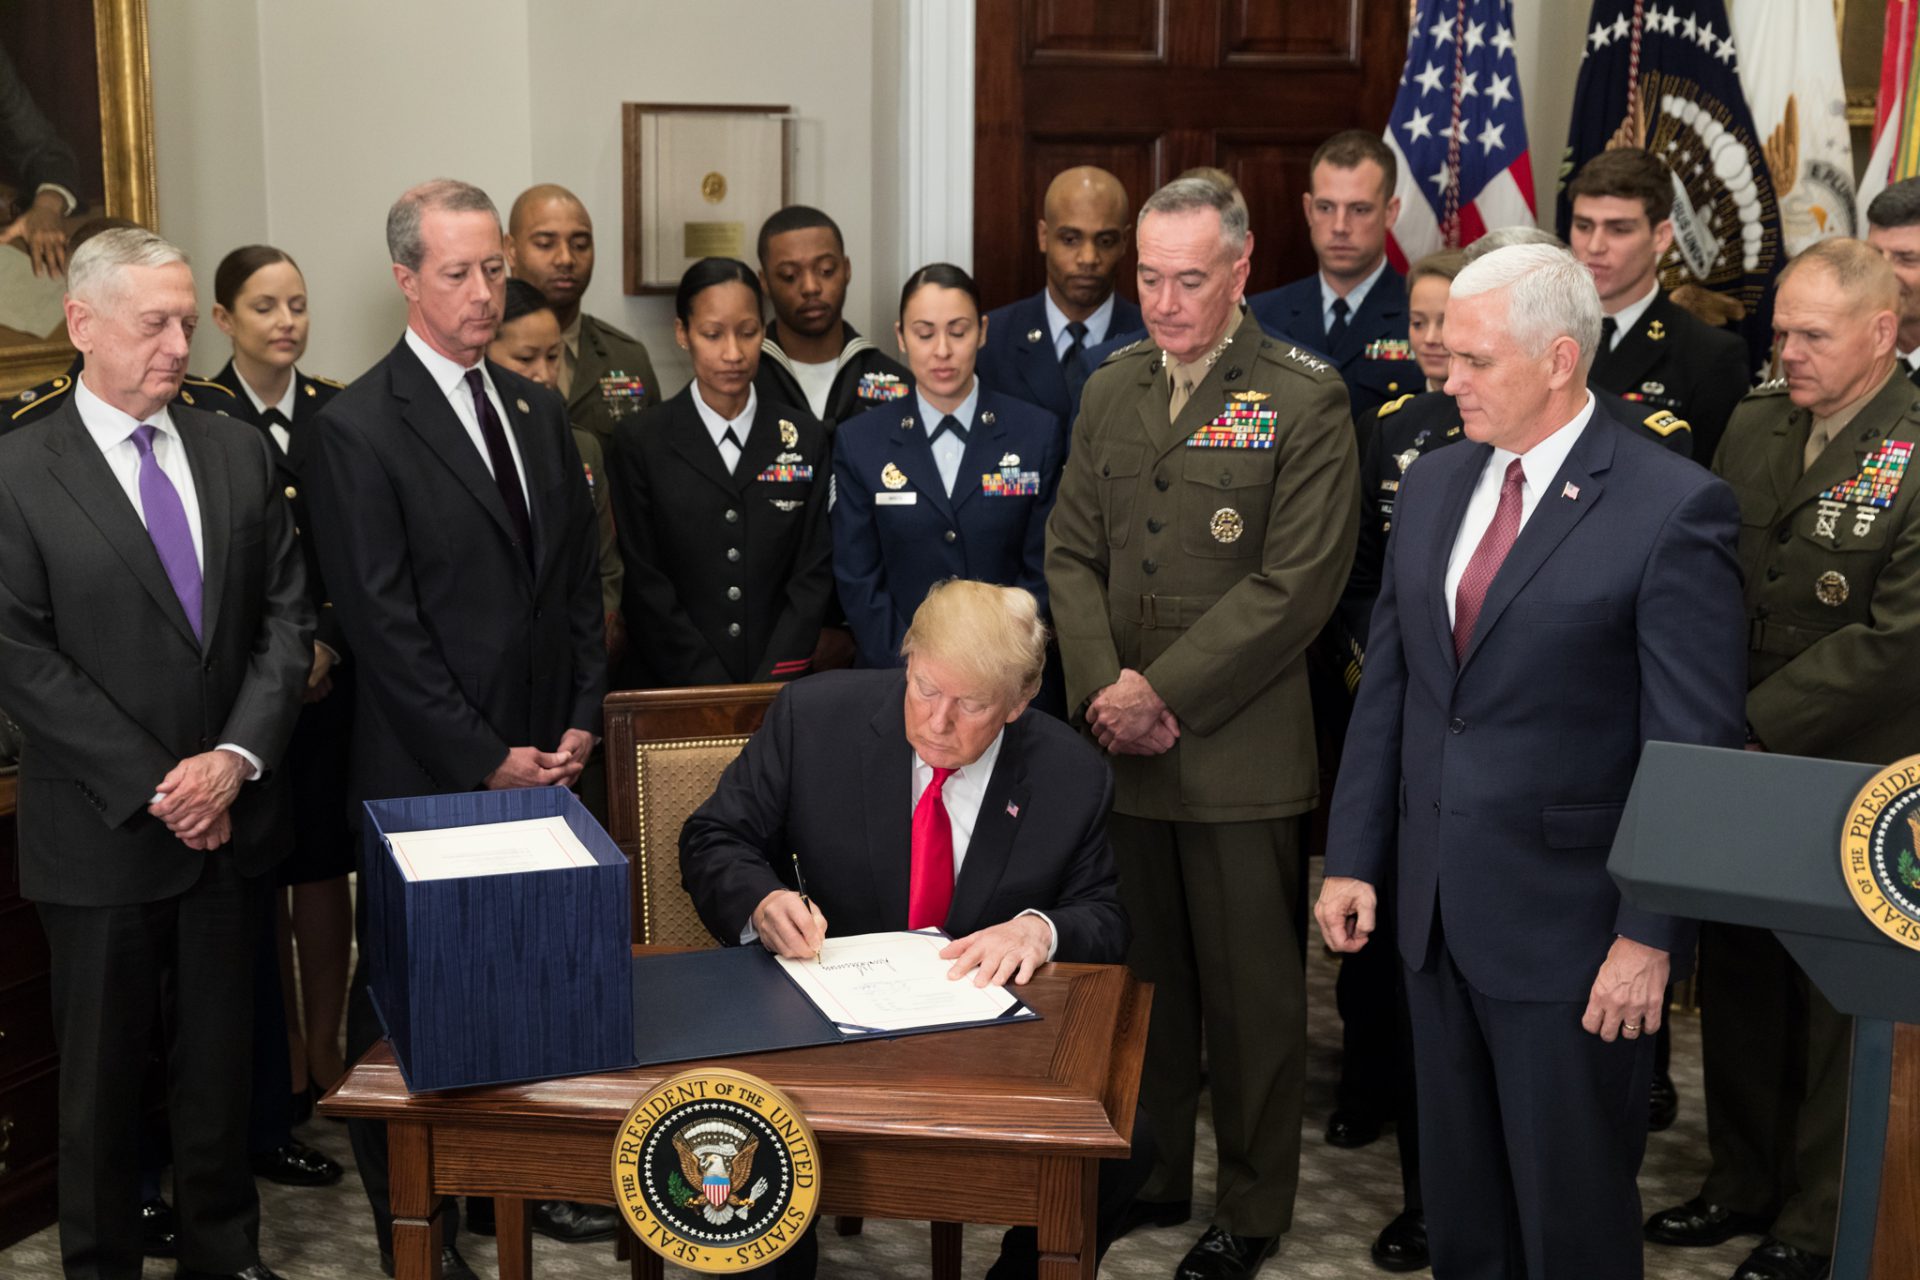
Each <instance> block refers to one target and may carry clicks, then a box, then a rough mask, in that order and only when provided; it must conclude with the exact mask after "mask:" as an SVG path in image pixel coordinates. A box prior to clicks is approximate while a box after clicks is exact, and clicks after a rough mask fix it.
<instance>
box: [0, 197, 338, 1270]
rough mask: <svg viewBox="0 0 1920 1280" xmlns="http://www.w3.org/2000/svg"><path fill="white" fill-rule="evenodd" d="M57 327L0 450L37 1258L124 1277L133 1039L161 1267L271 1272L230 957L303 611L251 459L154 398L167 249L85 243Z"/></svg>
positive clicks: (261, 885)
mask: <svg viewBox="0 0 1920 1280" xmlns="http://www.w3.org/2000/svg"><path fill="white" fill-rule="evenodd" d="M66 312H67V331H68V333H69V335H70V336H71V337H72V339H73V343H74V346H75V347H77V348H78V349H79V350H80V351H81V352H83V353H85V354H86V355H87V356H88V357H89V358H88V361H87V365H86V369H85V372H84V373H83V374H82V375H81V377H80V379H79V381H78V383H77V384H76V386H75V389H74V392H73V395H72V396H71V397H69V398H67V399H66V400H65V402H64V403H63V404H62V405H61V406H60V408H59V410H58V411H57V412H55V413H54V414H52V415H51V416H49V417H47V418H44V419H42V420H41V421H39V422H37V423H35V424H33V425H32V426H30V427H26V428H23V429H21V430H18V431H15V432H12V433H11V434H9V435H8V436H7V438H6V439H5V440H4V441H0V456H3V457H4V459H5V462H4V464H3V465H0V703H4V705H5V706H6V708H7V710H8V712H9V713H10V714H11V715H12V717H13V718H14V719H15V720H16V721H18V722H19V724H20V726H21V727H22V729H23V730H24V731H25V737H26V746H25V749H24V751H23V753H22V756H21V761H20V808H19V818H20V827H19V840H20V888H21V892H22V893H23V894H24V895H25V896H26V897H28V898H30V899H32V900H33V901H35V902H37V903H38V904H39V908H40V919H41V923H42V924H43V925H44V926H45V929H46V934H47V940H48V944H49V947H50V949H51V951H52V975H53V978H52V985H53V1016H54V1025H55V1029H56V1032H57V1036H58V1040H59V1044H60V1053H61V1067H60V1187H59V1190H60V1247H61V1255H62V1258H63V1260H64V1263H65V1268H66V1274H67V1275H68V1276H70V1277H100V1278H103V1280H104V1278H107V1277H115V1278H124V1280H134V1278H137V1277H138V1276H139V1275H140V1267H141V1259H140V1254H141V1248H140V1246H141V1231H140V1226H139V1218H138V1208H139V1183H140V1162H139V1161H138V1160H137V1159H135V1158H133V1152H134V1149H135V1147H136V1146H137V1141H138V1137H137V1135H138V1127H139V1123H140V1115H141V1094H142V1089H141V1085H142V1080H143V1077H144V1076H145V1074H146V1062H147V1050H148V1048H149V1046H150V1045H151V1043H152V1041H153V1040H154V1038H155V1037H156V1035H157V1036H160V1037H161V1038H162V1039H163V1041H164V1043H165V1045H166V1052H167V1057H168V1071H167V1077H168V1096H167V1113H168V1122H169V1125H170V1128H171V1130H172V1133H173V1135H174V1140H173V1156H174V1167H175V1170H176V1179H177V1185H179V1186H180V1187H182V1188H190V1189H191V1192H190V1194H189V1193H188V1192H187V1191H185V1190H183V1191H182V1193H181V1195H180V1199H179V1213H178V1225H177V1231H178V1256H179V1259H180V1274H181V1275H182V1276H186V1277H198V1276H205V1275H236V1276H244V1277H247V1278H248V1280H271V1277H272V1275H273V1273H272V1272H271V1271H269V1270H268V1269H267V1268H266V1267H265V1266H263V1265H261V1263H260V1254H259V1226H260V1210H259V1202H258V1200H257V1198H256V1197H255V1194H254V1187H253V1176H252V1172H251V1170H250V1169H249V1167H248V1160H247V1103H248V1095H249V1074H250V1053H249V1048H248V1046H249V1042H250V1036H251V1020H252V1011H253V972H254V971H253V965H252V956H253V949H254V940H255V938H256V936H257V935H258V933H259V930H260V928H261V921H262V920H263V919H264V917H265V913H266V911H267V907H268V903H269V894H270V893H271V890H272V881H271V878H270V877H269V876H268V874H267V872H268V871H269V870H270V868H271V867H272V864H273V863H274V861H275V860H276V859H277V858H278V857H279V855H280V854H281V853H282V852H284V850H285V845H284V844H283V843H281V842H280V841H279V840H276V839H274V838H273V836H274V835H275V834H276V832H275V831H274V825H275V822H274V820H275V818H276V816H277V815H278V814H279V812H280V811H281V806H282V804H283V803H284V797H283V796H282V795H281V792H280V788H279V785H278V782H277V779H275V777H274V776H273V775H272V774H271V772H270V769H271V767H272V765H273V764H274V763H275V762H277V761H278V760H279V758H280V753H281V750H282V749H283V748H284V747H285V745H286V742H287V737H288V735H289V734H290V733H291V732H292V731H293V723H294V719H295V717H296V716H297V715H298V713H299V710H300V696H301V693H302V692H303V691H304V689H305V687H306V680H307V671H308V667H309V665H310V663H311V658H312V634H313V613H312V610H311V608H310V607H309V606H308V604H307V600H306V596H305V591H304V583H303V576H302V572H301V567H300V552H299V549H298V548H297V547H296V545H295V542H294V530H293V520H292V518H291V516H290V515H289V514H288V511H287V507H286V503H285V502H284V501H283V500H282V499H281V497H280V491H279V489H278V487H276V485H275V483H274V476H273V464H272V461H271V460H270V459H269V458H268V456H267V447H266V444H265V443H264V442H263V441H262V440H261V438H260V437H259V436H258V435H257V434H256V433H255V432H254V431H253V430H252V429H251V428H249V427H247V426H246V425H245V424H243V423H240V422H231V421H227V420H225V419H221V418H217V417H215V416H213V415H212V414H205V413H199V412H196V411H194V410H191V409H184V408H181V407H179V406H177V405H169V403H168V402H169V401H171V400H172V399H173V397H174V396H175V394H176V393H178V391H179V389H180V380H181V378H182V376H183V375H184V373H185V370H186V359H187V347H188V341H189V339H190V337H191V335H192V332H193V327H194V320H195V303H194V292H193V274H192V272H191V270H190V269H189V268H188V266H187V261H186V258H185V256H184V255H183V254H181V252H180V251H179V250H178V249H176V248H174V247H173V246H172V245H169V244H167V243H166V242H165V241H163V240H161V239H160V238H159V237H158V236H155V235H153V234H151V233H150V232H147V231H142V230H139V229H137V228H125V229H120V230H115V231H110V232H107V233H106V234H103V235H101V236H98V237H95V238H94V239H93V240H92V241H90V242H89V243H88V244H87V245H85V246H84V247H83V248H82V249H81V250H80V251H79V252H77V253H76V254H75V255H74V257H73V259H72V261H71V263H70V265H69V271H68V295H67V302H66ZM283 1087H284V1084H283Z"/></svg>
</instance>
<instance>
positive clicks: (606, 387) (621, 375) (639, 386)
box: [600, 369, 647, 421]
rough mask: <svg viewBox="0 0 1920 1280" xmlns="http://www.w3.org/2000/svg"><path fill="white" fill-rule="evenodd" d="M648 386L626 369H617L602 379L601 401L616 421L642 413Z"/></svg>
mask: <svg viewBox="0 0 1920 1280" xmlns="http://www.w3.org/2000/svg"><path fill="white" fill-rule="evenodd" d="M646 394H647V384H646V383H644V382H642V381H641V380H640V379H638V378H636V377H634V376H633V375H632V374H630V373H628V372H627V371H626V370H624V369H615V370H614V371H613V372H611V373H608V374H605V375H603V376H602V377H601V379H600V399H601V400H602V401H603V402H605V404H606V406H607V413H608V414H609V415H610V416H611V417H612V418H613V419H614V420H615V421H618V420H619V419H621V418H624V417H626V416H627V415H628V414H630V413H638V412H639V411H640V402H641V400H643V399H645V398H646Z"/></svg>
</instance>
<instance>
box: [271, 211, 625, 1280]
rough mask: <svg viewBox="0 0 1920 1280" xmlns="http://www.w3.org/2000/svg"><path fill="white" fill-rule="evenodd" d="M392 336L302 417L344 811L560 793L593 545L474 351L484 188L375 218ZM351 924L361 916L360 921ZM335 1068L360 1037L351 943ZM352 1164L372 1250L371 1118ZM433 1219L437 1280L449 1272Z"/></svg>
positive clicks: (544, 428) (577, 725)
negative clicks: (341, 687) (339, 723)
mask: <svg viewBox="0 0 1920 1280" xmlns="http://www.w3.org/2000/svg"><path fill="white" fill-rule="evenodd" d="M387 246H388V249H389V251H390V252H391V254H392V256H393V274H394V279H395V280H396V281H397V282H398V283H399V286H400V292H401V293H402V294H403V295H405V297H406V300H407V332H406V336H405V337H404V338H402V339H401V341H400V342H398V343H396V344H395V345H394V348H393V350H392V351H391V352H389V353H388V355H387V357H386V358H385V359H384V360H382V361H380V363H378V364H376V365H374V367H373V368H372V369H370V370H368V371H367V372H366V373H365V374H362V375H361V376H360V377H359V378H358V379H357V380H356V381H355V382H354V383H353V385H351V386H349V387H348V388H347V389H346V390H345V391H342V392H341V393H340V394H339V395H337V396H335V397H334V398H333V400H332V402H331V403H329V404H328V405H327V407H326V408H325V409H324V410H322V412H321V414H320V417H319V418H318V419H317V421H316V422H315V425H314V432H313V436H314V439H313V445H312V450H313V452H312V460H311V463H310V465H309V468H308V472H307V476H308V479H307V486H308V487H307V497H308V501H309V502H310V504H311V506H312V510H313V519H314V524H315V526H316V530H315V538H314V542H315V545H316V546H317V547H318V548H319V551H320V565H321V568H322V570H323V571H324V572H325V574H326V578H327V583H328V586H329V587H330V588H331V589H332V593H333V605H334V610H335V612H337V613H338V614H339V619H340V626H341V628H342V630H343V631H344V632H345V634H346V638H347V643H348V644H349V645H350V646H352V649H353V653H354V661H355V664H356V665H357V666H358V667H359V684H358V686H357V689H356V695H357V697H356V702H355V706H354V725H353V765H352V771H351V780H350V788H351V794H352V797H353V799H354V800H355V801H356V802H357V801H360V800H368V799H378V798H382V797H386V796H413V795H431V794H436V793H442V792H458V791H472V790H477V789H480V788H483V787H485V788H501V787H540V786H552V785H565V784H571V783H572V782H573V781H574V779H576V778H577V777H578V776H579V774H580V770H581V767H582V766H583V765H584V764H585V762H586V759H587V756H588V755H589V753H591V751H592V750H593V747H594V742H595V734H596V733H597V732H598V730H599V726H600V700H601V698H602V696H603V695H604V693H605V689H606V649H605V645H604V642H603V639H602V636H603V632H602V630H601V625H602V624H601V613H600V565H599V531H598V527H597V524H596V521H595V517H594V512H593V499H592V497H591V496H590V495H589V493H588V492H587V486H586V480H585V476H584V473H583V472H582V471H581V469H580V457H579V454H578V453H576V452H575V450H574V447H573V437H572V433H571V432H570V431H569V430H568V427H567V420H566V411H565V408H564V407H563V406H562V405H561V403H560V401H559V399H558V398H557V397H556V396H554V395H553V393H552V392H550V391H548V390H546V389H545V388H543V387H540V386H538V385H537V384H535V383H533V382H530V381H528V380H527V379H525V378H522V377H520V376H519V375H517V374H514V373H510V372H508V371H507V370H506V369H503V368H501V367H500V366H498V365H495V364H492V363H489V362H488V361H487V360H486V359H485V358H484V356H485V352H486V348H487V344H488V342H489V341H491V340H492V338H493V332H494V329H495V328H496V326H497V325H498V322H499V318H500V313H501V308H502V305H503V301H504V294H505V289H506V260H505V258H504V256H503V253H502V250H501V242H500V220H499V215H498V214H497V213H496V212H495V211H494V207H493V203H492V201H490V200H489V199H488V198H487V195H486V193H485V192H483V191H481V190H480V189H479V188H477V187H472V186H468V185H467V184H466V183H462V182H455V181H451V180H446V179H442V180H437V181H434V182H428V183H423V184H422V185H420V186H418V187H415V188H413V189H412V190H410V191H408V192H406V193H405V194H404V195H402V196H401V197H400V199H399V200H397V201H396V202H395V203H394V206H393V209H392V211H391V212H389V214H388V215H387ZM362 923H363V925H364V918H363V921H362ZM360 956H361V970H360V972H359V973H357V974H356V975H355V978H354V990H353V994H352V996H351V998H350V1003H349V1008H348V1012H347V1024H348V1025H347V1055H348V1058H349V1059H352V1058H356V1057H358V1056H359V1055H360V1053H361V1052H362V1051H364V1050H365V1049H366V1048H367V1046H368V1045H370V1044H372V1043H373V1041H374V1040H375V1039H376V1038H378V1036H379V1028H378V1026H377V1024H376V1022H375V1019H374V1017H373V1013H372V1009H371V1006H370V1003H369V1001H368V999H367V994H366V970H365V966H366V963H367V958H368V949H367V946H366V944H365V938H364V936H363V937H362V939H361V947H360ZM354 1158H355V1161H356V1163H357V1164H358V1165H359V1167H360V1176H361V1179H362V1181H363V1182H364V1183H365V1184H366V1187H367V1196H368V1199H369V1200H370V1201H372V1204H373V1211H374V1224H375V1229H376V1231H377V1232H378V1234H379V1238H380V1244H381V1251H382V1253H383V1254H387V1255H390V1253H391V1239H392V1236H391V1228H392V1219H391V1216H390V1215H389V1213H388V1210H387V1197H386V1190H387V1177H386V1146H385V1135H384V1132H382V1126H379V1125H374V1124H356V1125H355V1126H354ZM457 1226H458V1221H457V1216H456V1215H454V1214H453V1213H452V1212H449V1214H448V1222H447V1231H446V1236H445V1239H446V1241H447V1246H446V1247H447V1251H448V1253H449V1254H450V1255H451V1256H450V1257H447V1258H446V1259H445V1260H444V1262H443V1270H444V1271H446V1272H451V1273H453V1274H454V1275H456V1276H458V1275H459V1274H461V1273H462V1272H464V1271H465V1270H466V1268H465V1264H464V1263H463V1262H461V1261H460V1259H459V1255H458V1253H457V1252H454V1250H453V1245H452V1241H453V1238H454V1233H455V1231H456V1230H457Z"/></svg>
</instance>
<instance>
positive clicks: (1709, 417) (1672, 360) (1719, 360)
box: [1587, 290, 1753, 466]
mask: <svg viewBox="0 0 1920 1280" xmlns="http://www.w3.org/2000/svg"><path fill="white" fill-rule="evenodd" d="M1587 381H1588V383H1590V384H1591V385H1592V386H1593V387H1594V388H1595V389H1596V390H1597V389H1605V390H1607V391H1611V392H1613V393H1614V394H1615V395H1618V396H1622V397H1624V398H1626V399H1628V400H1632V401H1634V402H1635V403H1636V404H1644V405H1645V406H1646V409H1644V410H1641V411H1640V412H1639V415H1637V416H1636V418H1635V419H1634V420H1635V421H1638V420H1639V416H1644V414H1646V413H1648V412H1651V411H1653V410H1657V409H1666V410H1668V411H1669V412H1671V413H1673V414H1674V415H1675V416H1677V417H1681V418H1685V419H1686V420H1687V421H1688V422H1689V423H1691V424H1692V426H1693V437H1694V444H1693V456H1694V457H1696V458H1698V459H1699V460H1700V464H1701V465H1702V466H1705V465H1707V464H1708V463H1711V462H1712V461H1713V452H1714V450H1715V449H1717V448H1718V447H1719V445H1720V436H1721V434H1722V433H1723V432H1725V431H1726V429H1727V421H1728V419H1730V418H1732V417H1733V409H1734V406H1735V405H1737V404H1739V403H1740V398H1741V397H1742V396H1744V395H1746V394H1747V392H1748V390H1749V389H1750V388H1751V387H1752V386H1753V371H1752V370H1751V369H1749V368H1748V367H1747V344H1746V343H1745V342H1744V341H1743V340H1742V339H1741V337H1740V335H1739V334H1737V333H1734V332H1733V331H1732V330H1730V329H1716V328H1714V327H1713V326H1712V325H1710V324H1708V323H1707V322H1706V321H1704V320H1702V319H1700V318H1699V317H1697V316H1695V315H1694V314H1693V313H1692V312H1691V311H1688V310H1687V309H1686V308H1685V307H1682V306H1680V305H1679V304H1678V303H1676V302H1675V301H1674V300H1673V299H1672V298H1669V297H1668V296H1667V294H1666V292H1665V291H1664V290H1663V291H1661V292H1660V293H1658V294H1656V295H1655V296H1654V299H1653V301H1652V302H1651V303H1650V304H1648V306H1647V309H1646V310H1645V311H1643V312H1641V313H1640V318H1639V319H1638V320H1636V321H1634V324H1633V328H1631V329H1629V330H1627V332H1625V333H1623V334H1621V335H1620V337H1619V340H1618V341H1617V342H1616V343H1615V344H1614V345H1613V347H1612V348H1611V349H1607V348H1606V347H1605V346H1604V345H1603V347H1602V348H1601V350H1600V352H1599V353H1598V354H1597V355H1595V356H1594V358H1593V372H1592V373H1590V374H1589V375H1588V376H1587Z"/></svg>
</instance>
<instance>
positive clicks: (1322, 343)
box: [1248, 129, 1426, 446]
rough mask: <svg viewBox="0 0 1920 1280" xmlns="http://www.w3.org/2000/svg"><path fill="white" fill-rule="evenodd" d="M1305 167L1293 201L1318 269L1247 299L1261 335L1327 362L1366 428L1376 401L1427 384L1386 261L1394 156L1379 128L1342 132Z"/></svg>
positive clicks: (1396, 279) (1395, 206)
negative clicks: (1302, 213) (1303, 188)
mask: <svg viewBox="0 0 1920 1280" xmlns="http://www.w3.org/2000/svg"><path fill="white" fill-rule="evenodd" d="M1307 172H1308V174H1309V175H1310V176H1309V182H1310V189H1309V190H1308V191H1307V192H1306V194H1304V195H1302V196H1301V197H1300V203H1301V204H1302V206H1304V208H1305V209H1306V214H1307V234H1308V235H1309V236H1310V237H1311V238H1312V240H1313V256H1314V257H1315V258H1316V259H1318V260H1319V264H1320V269H1319V270H1318V271H1316V272H1314V273H1313V274H1312V275H1310V276H1308V277H1307V278H1306V279H1304V280H1295V281H1294V282H1293V283H1292V284H1288V285H1282V286H1281V287H1280V288H1278V289H1271V290H1269V291H1267V292H1266V293H1262V294H1256V295H1255V296H1254V297H1252V298H1250V299H1248V305H1249V306H1250V307H1251V308H1252V309H1253V314H1254V318H1255V319H1257V320H1259V322H1260V327H1261V328H1263V329H1265V330H1266V331H1267V332H1268V333H1270V334H1272V335H1273V336H1274V337H1277V338H1285V339H1286V340H1287V341H1289V342H1297V343H1300V344H1301V345H1303V346H1307V347H1311V348H1313V349H1314V350H1315V351H1317V352H1320V353H1322V354H1323V355H1325V356H1326V358H1327V359H1329V360H1331V361H1332V362H1333V366H1334V368H1336V369H1338V370H1339V371H1340V376H1341V377H1342V378H1343V379H1345V380H1346V384H1347V393H1348V394H1349V395H1350V396H1352V397H1353V421H1354V428H1355V430H1356V432H1364V430H1365V428H1366V427H1368V426H1369V425H1371V423H1372V420H1373V414H1374V411H1375V410H1377V409H1378V408H1379V407H1380V406H1381V405H1383V404H1385V403H1386V402H1387V401H1389V400H1392V399H1394V398H1395V397H1397V396H1401V395H1404V394H1406V393H1407V392H1409V391H1419V390H1420V389H1421V388H1422V387H1424V386H1425V385H1426V381H1425V379H1424V378H1422V377H1421V374H1420V365H1419V362H1418V361H1416V360H1415V359H1414V358H1413V347H1412V345H1411V344H1410V343H1409V342H1408V340H1407V282H1406V280H1405V278H1403V277H1402V276H1401V274H1400V273H1399V272H1398V271H1395V270H1394V269H1393V266H1392V264H1390V263H1389V262H1388V261H1387V232H1389V231H1391V230H1393V224H1394V222H1395V220H1396V219H1398V218H1399V216H1400V198H1399V197H1398V196H1396V195H1394V194H1393V186H1394V183H1395V181H1396V180H1397V174H1398V172H1399V162H1398V161H1396V160H1395V159H1394V155H1393V152H1392V151H1391V150H1390V149H1388V147H1387V144H1386V143H1384V142H1382V141H1381V140H1380V135H1379V134H1377V133H1368V132H1366V131H1365V130H1362V129H1349V130H1347V131H1345V132H1344V133H1336V134H1334V135H1333V136H1332V137H1331V138H1328V139H1327V140H1326V141H1325V142H1323V143H1321V144H1320V148H1319V150H1317V151H1315V152H1314V153H1313V163H1312V165H1311V166H1310V167H1309V168H1308V171H1307ZM1360 440H1361V443H1362V445H1363V446H1364V444H1365V436H1364V434H1363V435H1361V437H1360Z"/></svg>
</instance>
